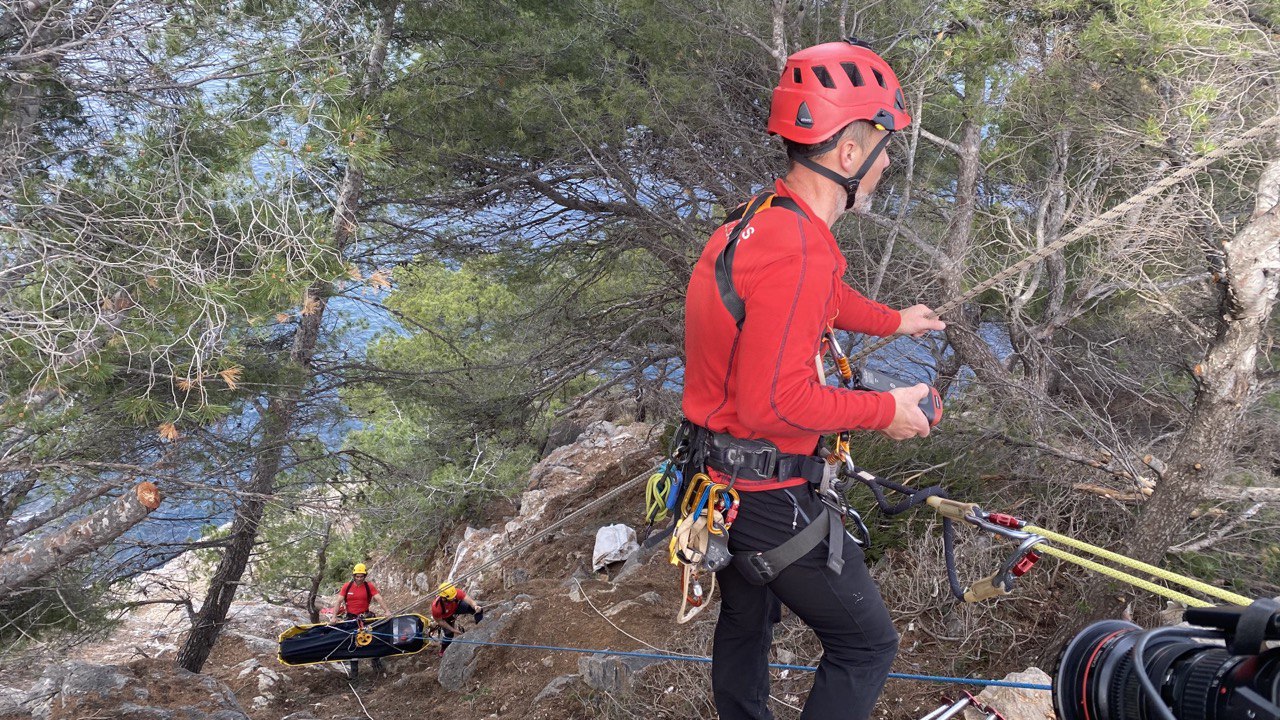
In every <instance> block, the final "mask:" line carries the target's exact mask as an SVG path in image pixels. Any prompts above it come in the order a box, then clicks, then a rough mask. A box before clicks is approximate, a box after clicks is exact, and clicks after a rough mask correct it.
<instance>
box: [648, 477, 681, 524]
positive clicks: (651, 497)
mask: <svg viewBox="0 0 1280 720" xmlns="http://www.w3.org/2000/svg"><path fill="white" fill-rule="evenodd" d="M664 480H665V482H664ZM674 481H675V478H674V477H671V476H667V475H665V474H664V473H661V472H656V473H654V474H652V475H650V476H649V479H648V481H646V484H645V488H644V513H645V517H646V518H648V520H649V522H651V523H655V522H661V521H663V520H665V519H666V518H667V515H668V513H667V496H668V495H669V494H670V493H671V491H672V484H673V483H674Z"/></svg>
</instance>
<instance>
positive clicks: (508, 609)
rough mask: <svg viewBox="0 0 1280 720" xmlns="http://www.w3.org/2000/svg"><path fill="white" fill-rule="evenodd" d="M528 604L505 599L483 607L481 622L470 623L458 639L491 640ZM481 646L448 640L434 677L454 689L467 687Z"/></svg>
mask: <svg viewBox="0 0 1280 720" xmlns="http://www.w3.org/2000/svg"><path fill="white" fill-rule="evenodd" d="M529 608H530V605H529V604H528V603H527V602H521V603H516V604H512V603H510V602H506V603H498V604H497V605H494V606H492V607H487V608H485V611H484V622H482V623H480V624H479V625H473V626H471V627H470V628H469V629H467V632H466V633H464V634H463V635H461V636H459V639H461V640H470V641H475V642H493V641H494V640H495V638H497V637H499V636H500V635H501V634H502V631H503V630H505V629H506V628H507V626H508V625H510V624H511V621H512V620H513V619H514V618H515V616H516V615H519V614H520V613H521V612H523V611H525V610H528V609H529ZM485 649H486V648H485V647H484V646H483V645H473V644H471V643H470V642H455V643H453V644H451V645H450V646H449V649H448V650H446V651H445V653H444V657H442V658H440V671H439V675H438V677H439V680H440V685H441V687H444V688H445V689H447V690H453V691H454V692H461V691H463V690H465V689H467V685H468V683H470V682H471V676H472V675H473V674H474V673H475V669H476V664H477V663H478V662H479V660H480V654H481V653H483V652H484V650H485Z"/></svg>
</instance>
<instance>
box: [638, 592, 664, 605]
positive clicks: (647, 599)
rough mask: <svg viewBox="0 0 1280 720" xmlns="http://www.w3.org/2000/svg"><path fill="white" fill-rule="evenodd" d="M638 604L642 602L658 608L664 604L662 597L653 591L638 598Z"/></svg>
mask: <svg viewBox="0 0 1280 720" xmlns="http://www.w3.org/2000/svg"><path fill="white" fill-rule="evenodd" d="M636 602H641V603H644V604H645V605H654V606H657V605H661V604H662V603H663V600H662V596H661V595H659V594H658V593H656V592H654V591H653V590H650V591H649V592H647V593H645V594H643V595H641V596H640V597H638V598H636Z"/></svg>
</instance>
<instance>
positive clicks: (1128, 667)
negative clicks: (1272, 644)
mask: <svg viewBox="0 0 1280 720" xmlns="http://www.w3.org/2000/svg"><path fill="white" fill-rule="evenodd" d="M1183 618H1184V619H1185V620H1186V621H1187V622H1188V623H1190V624H1192V625H1195V626H1198V627H1191V628H1188V627H1171V628H1158V629H1155V630H1143V629H1142V628H1140V627H1138V626H1137V625H1134V624H1133V623H1129V622H1123V621H1120V620H1103V621H1101V622H1097V623H1094V624H1092V625H1090V626H1089V627H1087V628H1085V629H1084V630H1082V631H1080V633H1079V634H1078V635H1076V636H1075V637H1074V638H1072V639H1071V640H1070V641H1069V642H1068V643H1067V644H1066V646H1065V647H1064V648H1063V649H1062V653H1061V654H1060V655H1059V656H1058V664H1057V667H1056V669H1055V670H1054V673H1053V705H1054V709H1055V710H1056V711H1057V713H1058V718H1059V720H1280V648H1276V649H1272V650H1266V649H1265V647H1266V642H1267V641H1268V640H1280V603H1277V602H1276V601H1274V600H1257V601H1255V602H1254V603H1253V604H1252V605H1250V606H1248V607H1237V606H1219V607H1208V608H1191V609H1188V610H1187V611H1186V612H1185V613H1184V614H1183ZM1206 639H1207V640H1214V641H1219V642H1214V643H1205V642H1203V640H1206Z"/></svg>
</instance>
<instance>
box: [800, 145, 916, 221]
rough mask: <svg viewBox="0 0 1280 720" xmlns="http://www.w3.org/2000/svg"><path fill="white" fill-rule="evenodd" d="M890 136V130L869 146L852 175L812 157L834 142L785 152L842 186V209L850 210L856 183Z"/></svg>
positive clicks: (856, 190)
mask: <svg viewBox="0 0 1280 720" xmlns="http://www.w3.org/2000/svg"><path fill="white" fill-rule="evenodd" d="M892 137H893V133H892V132H889V133H885V136H884V137H882V138H880V141H879V142H877V143H876V145H875V147H873V148H871V152H869V153H867V159H866V160H863V161H862V166H861V167H859V168H858V171H857V172H855V173H854V174H853V176H852V177H845V176H843V175H841V174H840V173H838V172H836V171H835V170H832V169H831V168H829V167H826V166H825V165H820V164H818V162H817V161H816V160H814V159H813V157H814V156H815V155H821V154H822V153H824V152H827V151H828V150H830V149H831V145H833V144H834V143H823V144H822V145H819V146H818V147H816V148H814V149H813V150H812V151H811V152H809V153H804V154H801V153H798V152H792V151H788V153H787V154H788V155H789V156H791V159H792V160H795V161H796V162H798V163H800V164H801V165H803V166H805V167H807V168H809V169H810V170H812V171H814V172H816V173H818V174H819V175H821V176H822V177H824V178H826V179H828V180H830V181H832V182H834V183H835V184H837V185H839V186H840V187H843V188H844V191H845V203H844V209H845V210H850V209H852V208H853V205H854V203H856V202H857V201H858V185H860V184H861V183H862V178H863V177H864V176H865V175H866V174H867V173H868V172H869V171H870V170H871V166H872V165H874V164H875V162H876V159H877V158H879V157H880V153H881V152H884V146H885V145H888V144H889V140H890V138H892Z"/></svg>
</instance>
